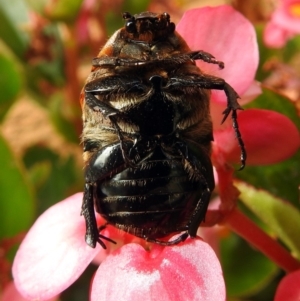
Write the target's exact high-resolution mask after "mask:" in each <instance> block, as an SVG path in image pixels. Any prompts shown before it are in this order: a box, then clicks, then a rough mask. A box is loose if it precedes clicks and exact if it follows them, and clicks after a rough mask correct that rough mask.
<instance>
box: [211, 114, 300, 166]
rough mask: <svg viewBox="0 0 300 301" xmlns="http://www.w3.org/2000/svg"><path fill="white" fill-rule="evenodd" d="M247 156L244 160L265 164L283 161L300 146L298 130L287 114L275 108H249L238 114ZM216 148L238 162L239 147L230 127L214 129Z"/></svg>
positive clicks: (250, 162) (255, 163)
mask: <svg viewBox="0 0 300 301" xmlns="http://www.w3.org/2000/svg"><path fill="white" fill-rule="evenodd" d="M238 122H239V128H240V132H241V134H242V137H243V140H244V143H245V147H246V150H247V154H248V158H247V164H254V165H264V164H273V163H277V162H280V161H283V160H285V159H287V158H289V157H290V156H292V155H293V154H294V153H295V152H296V151H297V150H298V149H299V146H300V136H299V131H298V129H297V128H296V126H295V125H294V123H293V122H292V121H291V120H290V119H289V118H287V117H286V116H284V115H282V114H280V113H277V112H275V111H269V110H260V109H248V110H246V111H243V112H240V114H239V115H238ZM214 138H215V148H216V150H217V151H218V152H220V153H221V154H222V155H223V156H224V157H225V158H226V159H227V160H228V161H229V162H239V156H240V149H239V147H238V145H237V141H236V139H235V135H234V132H233V129H232V128H231V127H230V128H227V129H226V130H223V131H217V132H215V133H214Z"/></svg>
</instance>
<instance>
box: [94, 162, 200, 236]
mask: <svg viewBox="0 0 300 301" xmlns="http://www.w3.org/2000/svg"><path fill="white" fill-rule="evenodd" d="M95 189H96V191H95V194H94V195H96V207H97V210H98V211H99V213H100V214H101V215H102V216H103V217H104V218H105V219H106V220H107V221H108V222H109V223H111V224H115V225H117V226H118V228H121V229H123V230H126V231H127V232H130V233H131V234H134V235H137V236H142V237H148V238H150V239H151V238H159V237H163V236H166V234H169V233H172V232H177V231H183V230H187V225H188V222H189V220H190V218H191V214H192V212H193V210H194V208H195V207H196V204H197V203H198V200H199V190H200V191H201V185H200V183H199V182H193V181H191V180H190V179H189V177H188V174H187V172H186V171H185V170H184V168H183V166H182V162H181V160H178V159H177V160H168V159H164V160H163V159H160V160H154V159H152V158H149V159H148V160H147V161H145V162H143V163H141V164H140V165H137V166H136V167H135V168H127V169H125V170H124V171H122V172H120V173H118V174H116V175H115V176H113V177H112V178H111V179H108V180H106V181H104V182H101V181H99V182H98V183H97V186H96V188H95Z"/></svg>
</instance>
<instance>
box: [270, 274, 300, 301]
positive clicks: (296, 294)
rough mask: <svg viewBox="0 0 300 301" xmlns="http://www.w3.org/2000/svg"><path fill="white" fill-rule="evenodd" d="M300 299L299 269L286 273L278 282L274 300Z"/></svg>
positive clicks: (290, 300)
mask: <svg viewBox="0 0 300 301" xmlns="http://www.w3.org/2000/svg"><path fill="white" fill-rule="evenodd" d="M297 300H300V270H297V271H295V272H292V273H290V274H288V275H286V276H285V277H284V278H283V279H282V280H281V281H280V283H279V286H278V288H277V291H276V294H275V298H274V301H297Z"/></svg>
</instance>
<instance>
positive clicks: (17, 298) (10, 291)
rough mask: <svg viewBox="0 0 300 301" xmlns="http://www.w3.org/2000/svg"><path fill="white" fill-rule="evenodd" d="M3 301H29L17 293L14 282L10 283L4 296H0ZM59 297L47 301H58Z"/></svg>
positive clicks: (5, 289) (4, 291)
mask: <svg viewBox="0 0 300 301" xmlns="http://www.w3.org/2000/svg"><path fill="white" fill-rule="evenodd" d="M0 300H1V301H28V299H26V298H24V297H23V296H22V295H20V293H19V292H18V291H17V289H16V287H15V284H14V283H13V282H11V283H9V284H8V285H7V286H6V287H5V288H4V290H3V293H2V295H1V296H0ZM57 300H59V297H58V296H56V297H54V298H51V299H48V300H47V301H57Z"/></svg>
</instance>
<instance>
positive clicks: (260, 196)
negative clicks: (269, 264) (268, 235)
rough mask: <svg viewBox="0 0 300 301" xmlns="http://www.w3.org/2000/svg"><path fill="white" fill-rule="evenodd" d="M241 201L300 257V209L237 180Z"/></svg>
mask: <svg viewBox="0 0 300 301" xmlns="http://www.w3.org/2000/svg"><path fill="white" fill-rule="evenodd" d="M236 186H237V188H238V189H239V190H240V192H241V194H240V196H239V198H240V199H241V201H242V202H243V203H244V204H245V205H246V206H247V207H248V208H249V209H250V210H251V211H252V212H253V213H254V214H255V215H256V216H258V217H259V218H260V219H261V220H262V221H263V222H264V223H265V224H267V225H268V226H269V228H270V229H271V230H272V231H273V232H274V234H275V235H276V237H278V238H279V239H280V240H281V241H282V242H283V243H285V245H286V246H287V247H288V248H289V249H290V250H291V251H292V253H293V254H294V255H295V256H297V258H298V259H300V239H299V233H300V211H299V210H298V209H297V208H295V207H294V206H293V205H291V204H290V203H288V202H285V201H283V200H281V199H279V198H276V197H274V196H273V195H272V194H270V193H268V192H267V191H263V190H256V189H255V188H254V187H252V186H250V185H248V184H246V183H243V182H237V183H236Z"/></svg>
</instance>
